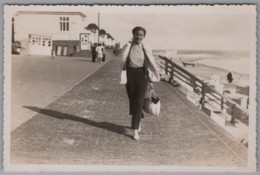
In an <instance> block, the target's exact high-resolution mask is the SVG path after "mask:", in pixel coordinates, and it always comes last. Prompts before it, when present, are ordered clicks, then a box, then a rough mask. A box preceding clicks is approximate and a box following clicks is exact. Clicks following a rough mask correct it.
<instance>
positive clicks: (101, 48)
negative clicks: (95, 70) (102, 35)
mask: <svg viewBox="0 0 260 175" xmlns="http://www.w3.org/2000/svg"><path fill="white" fill-rule="evenodd" d="M102 50H103V47H102V46H101V44H98V46H97V47H96V52H97V62H98V63H101V62H102V57H103V51H102Z"/></svg>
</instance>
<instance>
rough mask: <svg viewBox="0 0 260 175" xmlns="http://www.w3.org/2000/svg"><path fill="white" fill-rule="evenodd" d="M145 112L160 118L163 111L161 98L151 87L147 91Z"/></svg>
mask: <svg viewBox="0 0 260 175" xmlns="http://www.w3.org/2000/svg"><path fill="white" fill-rule="evenodd" d="M143 110H144V112H146V113H148V114H150V115H152V116H155V117H159V115H160V111H161V101H160V98H159V97H158V96H157V95H156V93H155V91H154V89H153V88H151V86H149V87H148V89H147V95H146V97H145V99H144V106H143Z"/></svg>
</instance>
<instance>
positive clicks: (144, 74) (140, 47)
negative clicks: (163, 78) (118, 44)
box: [121, 27, 160, 140]
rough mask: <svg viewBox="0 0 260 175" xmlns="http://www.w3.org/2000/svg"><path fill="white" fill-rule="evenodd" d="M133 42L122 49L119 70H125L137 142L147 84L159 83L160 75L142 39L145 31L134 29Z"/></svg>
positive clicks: (132, 125)
mask: <svg viewBox="0 0 260 175" xmlns="http://www.w3.org/2000/svg"><path fill="white" fill-rule="evenodd" d="M132 34H133V41H132V42H129V43H127V44H126V45H125V46H124V47H123V54H122V64H121V69H122V70H126V75H127V82H126V91H127V95H128V99H129V104H130V109H129V111H130V112H129V113H130V115H132V124H131V128H132V129H133V130H134V139H135V140H139V139H140V136H139V133H138V132H139V131H140V130H141V118H144V114H143V104H144V98H145V94H146V91H147V87H148V83H151V82H153V81H159V80H160V75H159V71H158V68H157V65H156V63H155V60H154V57H153V53H152V49H151V48H149V47H148V46H147V45H146V44H145V43H143V39H144V38H145V35H146V30H145V29H144V28H143V27H135V28H134V29H133V30H132ZM121 81H122V80H121Z"/></svg>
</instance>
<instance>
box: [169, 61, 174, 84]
mask: <svg viewBox="0 0 260 175" xmlns="http://www.w3.org/2000/svg"><path fill="white" fill-rule="evenodd" d="M173 75H174V64H173V62H172V61H171V73H170V78H169V83H172V82H173Z"/></svg>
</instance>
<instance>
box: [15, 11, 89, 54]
mask: <svg viewBox="0 0 260 175" xmlns="http://www.w3.org/2000/svg"><path fill="white" fill-rule="evenodd" d="M85 20H86V15H84V14H83V13H81V12H56V11H55V12H54V11H18V12H17V13H16V15H15V17H14V40H15V41H19V42H20V43H21V51H20V54H22V55H51V54H52V52H53V54H55V55H62V56H68V55H72V54H73V53H75V52H79V51H80V50H89V49H90V44H91V43H90V35H91V33H90V32H89V31H87V30H86V29H85Z"/></svg>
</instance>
